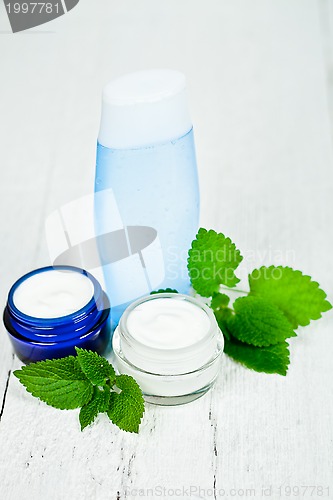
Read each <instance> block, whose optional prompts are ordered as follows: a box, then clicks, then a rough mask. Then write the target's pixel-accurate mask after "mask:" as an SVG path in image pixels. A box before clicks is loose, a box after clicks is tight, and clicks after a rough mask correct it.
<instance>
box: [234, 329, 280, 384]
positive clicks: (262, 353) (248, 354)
mask: <svg viewBox="0 0 333 500" xmlns="http://www.w3.org/2000/svg"><path fill="white" fill-rule="evenodd" d="M224 352H225V353H226V354H227V355H228V356H230V357H231V358H233V359H234V360H235V361H238V362H239V363H242V364H243V365H245V366H247V368H251V369H252V370H255V371H257V372H265V373H278V374H279V375H286V374H287V370H288V366H289V349H288V343H287V342H280V343H278V344H275V345H271V346H269V347H255V346H252V345H248V344H243V343H242V342H239V341H237V340H235V339H233V338H231V340H227V339H225V344H224Z"/></svg>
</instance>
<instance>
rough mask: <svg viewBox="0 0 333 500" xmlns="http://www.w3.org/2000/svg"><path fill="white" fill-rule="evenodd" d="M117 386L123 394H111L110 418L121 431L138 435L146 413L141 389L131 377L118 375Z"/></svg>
mask: <svg viewBox="0 0 333 500" xmlns="http://www.w3.org/2000/svg"><path fill="white" fill-rule="evenodd" d="M116 386H117V387H118V389H120V390H121V392H120V393H117V392H112V393H111V394H110V404H109V410H108V416H109V418H110V420H111V421H112V422H113V423H114V424H116V425H117V426H118V427H119V428H120V429H123V430H124V431H128V432H136V433H137V432H139V425H140V422H141V418H142V416H143V412H144V400H143V396H142V392H141V389H140V387H139V386H138V384H137V383H136V381H135V380H134V379H133V378H132V377H130V376H129V375H118V376H117V379H116Z"/></svg>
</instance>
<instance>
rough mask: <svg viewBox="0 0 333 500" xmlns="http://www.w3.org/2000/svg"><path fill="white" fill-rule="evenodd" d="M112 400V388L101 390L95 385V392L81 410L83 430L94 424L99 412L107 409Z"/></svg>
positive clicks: (80, 417)
mask: <svg viewBox="0 0 333 500" xmlns="http://www.w3.org/2000/svg"><path fill="white" fill-rule="evenodd" d="M109 402H110V390H109V389H108V388H106V389H105V390H102V391H101V390H100V389H98V387H94V394H93V397H92V399H91V400H90V401H89V403H87V404H86V405H84V406H82V408H81V410H80V415H79V420H80V424H81V431H83V429H84V428H85V427H87V426H88V425H90V424H92V423H93V421H94V420H95V418H96V417H97V415H98V414H99V413H104V412H105V411H107V409H108V406H109Z"/></svg>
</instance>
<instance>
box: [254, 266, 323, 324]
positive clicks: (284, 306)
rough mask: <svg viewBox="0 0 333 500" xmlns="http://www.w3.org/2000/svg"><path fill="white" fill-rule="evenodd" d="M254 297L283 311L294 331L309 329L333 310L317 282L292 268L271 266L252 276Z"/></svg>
mask: <svg viewBox="0 0 333 500" xmlns="http://www.w3.org/2000/svg"><path fill="white" fill-rule="evenodd" d="M249 284H250V294H251V295H256V296H260V297H263V298H265V300H267V301H269V302H270V303H271V304H274V305H275V306H276V307H278V308H279V309H281V311H282V312H283V313H284V314H285V315H286V316H287V318H288V319H289V321H290V322H291V324H292V326H293V328H297V327H298V326H306V325H308V324H309V323H310V320H311V319H319V318H321V313H323V312H325V311H328V310H329V309H331V308H332V306H331V304H330V303H329V302H328V301H327V300H326V293H325V292H324V291H323V290H321V289H320V288H319V284H318V283H317V282H316V281H312V279H311V277H310V276H306V275H304V274H302V273H301V271H295V270H293V269H291V268H290V267H282V266H278V267H275V266H270V267H265V266H263V267H261V268H260V269H255V270H254V271H253V272H252V273H251V274H250V275H249Z"/></svg>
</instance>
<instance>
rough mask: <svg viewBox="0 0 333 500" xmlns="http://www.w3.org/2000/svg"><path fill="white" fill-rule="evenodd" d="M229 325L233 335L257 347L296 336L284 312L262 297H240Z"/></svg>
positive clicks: (235, 303) (235, 304)
mask: <svg viewBox="0 0 333 500" xmlns="http://www.w3.org/2000/svg"><path fill="white" fill-rule="evenodd" d="M234 312H235V314H234V315H233V316H232V317H231V318H229V319H228V322H227V326H228V329H229V331H230V332H231V334H232V335H233V337H235V338H237V339H238V340H241V341H242V342H245V343H247V344H251V345H254V346H257V347H267V346H270V345H273V344H277V343H278V342H283V341H284V340H286V339H287V338H289V337H295V335H296V334H295V332H294V331H293V328H292V326H291V324H290V322H289V321H288V320H287V318H286V317H285V315H284V314H283V312H282V311H281V310H280V309H278V308H277V307H276V306H274V305H273V304H271V303H270V302H267V300H265V299H262V298H261V297H253V296H247V297H240V298H238V299H237V300H235V302H234Z"/></svg>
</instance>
